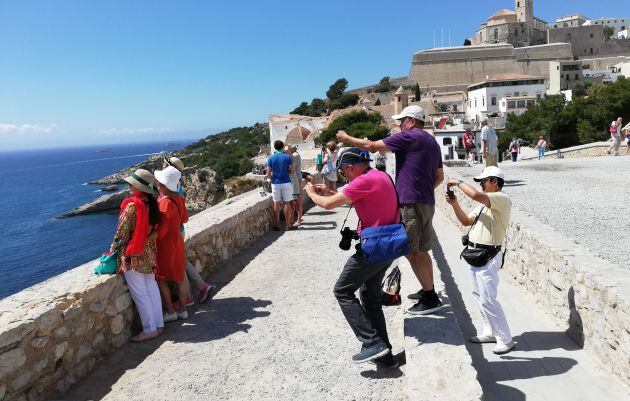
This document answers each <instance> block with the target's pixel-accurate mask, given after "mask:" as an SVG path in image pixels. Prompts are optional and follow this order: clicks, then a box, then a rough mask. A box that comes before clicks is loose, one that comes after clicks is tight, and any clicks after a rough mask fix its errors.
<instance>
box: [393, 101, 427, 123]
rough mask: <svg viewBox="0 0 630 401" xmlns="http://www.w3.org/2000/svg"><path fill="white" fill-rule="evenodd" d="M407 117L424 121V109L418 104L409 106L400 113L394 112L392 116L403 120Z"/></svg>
mask: <svg viewBox="0 0 630 401" xmlns="http://www.w3.org/2000/svg"><path fill="white" fill-rule="evenodd" d="M405 117H411V118H415V119H416V120H420V121H424V109H423V108H422V107H420V106H416V105H412V106H407V107H405V108H404V109H403V111H402V112H401V113H400V114H394V115H393V116H392V119H394V120H402V119H403V118H405Z"/></svg>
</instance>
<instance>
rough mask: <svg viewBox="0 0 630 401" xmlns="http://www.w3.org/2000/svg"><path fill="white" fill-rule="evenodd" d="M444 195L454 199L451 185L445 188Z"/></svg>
mask: <svg viewBox="0 0 630 401" xmlns="http://www.w3.org/2000/svg"><path fill="white" fill-rule="evenodd" d="M446 195H448V198H449V199H455V192H454V191H453V187H447V188H446Z"/></svg>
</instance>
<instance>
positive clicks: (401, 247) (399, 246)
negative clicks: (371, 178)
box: [344, 174, 409, 265]
mask: <svg viewBox="0 0 630 401" xmlns="http://www.w3.org/2000/svg"><path fill="white" fill-rule="evenodd" d="M387 177H388V178H389V179H390V180H392V178H391V177H390V176H389V174H388V175H387ZM392 185H393V186H394V191H396V185H394V181H393V180H392ZM396 199H397V200H398V210H400V199H398V191H396ZM348 213H350V211H348ZM346 218H347V216H346ZM344 223H345V221H344ZM361 252H362V253H363V258H364V259H365V262H366V263H367V264H370V265H374V264H379V263H385V262H392V261H394V260H396V259H398V258H399V257H401V256H404V255H406V254H407V253H409V244H408V243H407V232H406V231H405V226H404V225H403V224H402V218H401V223H398V224H390V225H387V226H374V227H366V228H362V229H361Z"/></svg>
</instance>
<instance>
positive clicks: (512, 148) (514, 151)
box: [508, 137, 520, 163]
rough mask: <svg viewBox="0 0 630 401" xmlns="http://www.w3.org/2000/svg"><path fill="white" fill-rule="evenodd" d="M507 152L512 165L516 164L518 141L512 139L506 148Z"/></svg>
mask: <svg viewBox="0 0 630 401" xmlns="http://www.w3.org/2000/svg"><path fill="white" fill-rule="evenodd" d="M508 150H509V151H510V154H511V155H512V163H516V159H517V158H518V152H519V151H520V146H519V143H518V139H517V138H516V137H515V138H512V142H510V146H508Z"/></svg>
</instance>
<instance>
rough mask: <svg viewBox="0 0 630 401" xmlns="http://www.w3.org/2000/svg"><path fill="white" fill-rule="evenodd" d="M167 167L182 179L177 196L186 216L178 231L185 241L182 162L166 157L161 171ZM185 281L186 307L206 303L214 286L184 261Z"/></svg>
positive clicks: (184, 197) (184, 198)
mask: <svg viewBox="0 0 630 401" xmlns="http://www.w3.org/2000/svg"><path fill="white" fill-rule="evenodd" d="M168 166H172V167H175V168H176V169H177V170H178V171H179V172H180V173H181V174H182V178H181V179H180V181H179V184H178V186H177V194H178V195H179V196H180V197H181V198H182V200H183V201H184V208H183V210H184V213H185V214H186V215H185V217H184V219H183V221H182V224H181V225H180V226H179V231H180V232H181V234H182V238H183V239H184V240H185V239H186V233H185V229H184V223H185V222H186V221H188V212H187V210H186V192H185V191H184V186H183V185H182V182H183V179H184V168H185V166H184V162H183V161H181V160H180V159H179V158H177V157H175V156H170V157H166V158H165V159H164V163H163V164H162V169H165V168H167V167H168ZM186 280H187V281H188V288H190V294H189V296H188V297H187V298H186V306H193V305H194V304H195V299H196V301H197V302H199V303H200V304H202V303H204V302H206V301H207V300H208V299H209V298H210V297H211V295H212V291H213V290H214V286H213V285H212V284H210V283H207V282H206V281H205V280H204V279H203V278H202V277H201V275H200V274H199V272H198V271H197V268H196V267H195V266H194V265H193V264H192V263H190V262H189V261H188V259H186Z"/></svg>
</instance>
